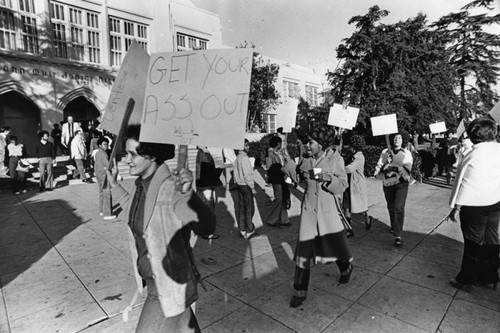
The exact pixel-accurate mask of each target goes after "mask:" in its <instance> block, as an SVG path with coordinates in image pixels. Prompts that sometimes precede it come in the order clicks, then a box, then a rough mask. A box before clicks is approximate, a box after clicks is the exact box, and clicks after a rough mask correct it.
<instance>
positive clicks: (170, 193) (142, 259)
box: [106, 125, 215, 333]
mask: <svg viewBox="0 0 500 333" xmlns="http://www.w3.org/2000/svg"><path fill="white" fill-rule="evenodd" d="M139 135H140V125H130V126H129V127H128V128H127V130H126V133H125V138H126V143H125V148H126V154H127V164H128V165H129V167H130V175H131V176H137V179H136V181H135V185H134V186H133V188H132V190H131V191H130V193H129V192H127V191H126V190H125V189H124V188H123V187H122V186H121V185H119V184H118V183H117V180H116V176H117V173H116V171H115V173H114V174H111V172H110V171H109V170H107V171H106V173H107V179H108V181H109V183H110V185H111V188H112V191H113V198H115V199H116V200H117V201H118V202H119V203H120V205H121V206H122V207H123V208H125V210H124V211H125V212H126V214H125V216H126V217H127V219H128V225H129V227H130V230H129V231H130V232H129V239H130V242H131V249H132V258H133V263H134V271H135V274H136V281H137V287H138V290H139V291H140V292H141V293H142V291H143V285H145V286H146V287H147V298H146V302H145V304H144V306H143V308H142V312H141V315H140V317H139V323H138V324H137V328H136V332H139V333H149V332H200V327H199V325H198V322H197V320H196V317H195V314H194V312H193V309H192V305H193V303H194V302H195V301H196V300H197V299H198V294H197V283H198V282H199V281H200V274H199V273H198V270H197V269H196V264H195V261H194V257H193V252H192V248H191V246H190V237H191V235H192V231H194V232H195V233H196V234H198V235H209V234H212V233H213V231H214V229H215V217H214V215H213V213H212V212H211V211H210V209H209V208H208V207H207V206H206V205H204V204H203V203H202V202H201V200H200V199H199V197H198V196H197V195H196V194H195V193H194V192H193V190H192V187H191V186H192V182H193V176H192V173H191V171H189V170H187V169H181V170H180V171H174V172H171V171H170V170H169V168H168V166H167V164H165V163H164V162H165V161H166V160H167V159H171V158H173V157H174V154H175V146H173V145H168V144H159V143H149V142H140V141H139ZM136 297H137V293H136ZM136 297H134V300H133V302H132V303H134V302H135V299H136ZM132 305H133V304H131V305H130V306H129V307H128V308H127V311H129V310H131V306H132ZM127 311H126V312H125V315H126V314H127Z"/></svg>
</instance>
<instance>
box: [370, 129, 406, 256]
mask: <svg viewBox="0 0 500 333" xmlns="http://www.w3.org/2000/svg"><path fill="white" fill-rule="evenodd" d="M389 141H390V143H391V147H390V148H385V149H384V150H383V151H382V153H381V154H380V158H379V160H378V162H377V166H376V167H375V174H374V175H375V176H376V177H377V178H379V179H382V183H383V188H384V195H385V200H386V201H387V209H388V210H389V218H390V220H391V232H392V233H393V234H394V237H395V239H394V244H395V245H396V246H401V245H403V241H402V236H403V225H404V219H405V203H406V197H407V196H408V185H409V180H410V177H411V168H412V165H413V156H412V154H411V152H410V151H409V150H408V149H406V148H403V147H405V146H406V144H405V140H404V139H403V135H402V134H400V133H396V134H392V135H391V136H390V138H389Z"/></svg>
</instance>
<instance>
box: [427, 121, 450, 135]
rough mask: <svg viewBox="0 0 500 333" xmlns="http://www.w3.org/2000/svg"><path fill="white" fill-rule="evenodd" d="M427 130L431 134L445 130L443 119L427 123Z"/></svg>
mask: <svg viewBox="0 0 500 333" xmlns="http://www.w3.org/2000/svg"><path fill="white" fill-rule="evenodd" d="M429 130H430V131H431V133H432V134H437V133H444V132H446V123H445V122H444V121H440V122H438V123H434V124H429Z"/></svg>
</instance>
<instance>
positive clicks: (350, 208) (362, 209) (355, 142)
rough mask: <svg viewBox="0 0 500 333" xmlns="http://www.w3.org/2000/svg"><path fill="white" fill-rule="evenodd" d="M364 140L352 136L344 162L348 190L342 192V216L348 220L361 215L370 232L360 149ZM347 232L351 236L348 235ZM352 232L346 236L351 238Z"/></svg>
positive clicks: (363, 164)
mask: <svg viewBox="0 0 500 333" xmlns="http://www.w3.org/2000/svg"><path fill="white" fill-rule="evenodd" d="M363 146H364V139H363V137H362V136H360V135H353V136H352V138H351V144H350V147H349V150H350V151H351V154H350V155H351V158H349V161H346V167H345V171H346V172H347V176H348V180H349V188H348V189H347V190H346V191H345V192H344V202H343V204H344V205H343V206H344V215H345V216H346V217H347V218H348V219H349V220H350V217H351V214H361V215H363V217H364V219H365V223H366V224H365V228H366V230H370V228H371V226H372V218H371V216H370V215H368V195H367V191H366V178H365V174H364V170H365V155H363V151H362V148H363ZM349 232H350V233H351V234H349ZM353 235H354V234H353V233H352V230H349V231H348V234H347V236H348V237H349V236H353Z"/></svg>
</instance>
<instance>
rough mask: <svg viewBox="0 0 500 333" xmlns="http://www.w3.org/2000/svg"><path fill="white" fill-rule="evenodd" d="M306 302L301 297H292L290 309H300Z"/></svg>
mask: <svg viewBox="0 0 500 333" xmlns="http://www.w3.org/2000/svg"><path fill="white" fill-rule="evenodd" d="M305 300H306V298H305V297H300V296H292V300H291V301H290V307H291V308H298V307H299V306H301V305H302V303H304V301H305Z"/></svg>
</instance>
